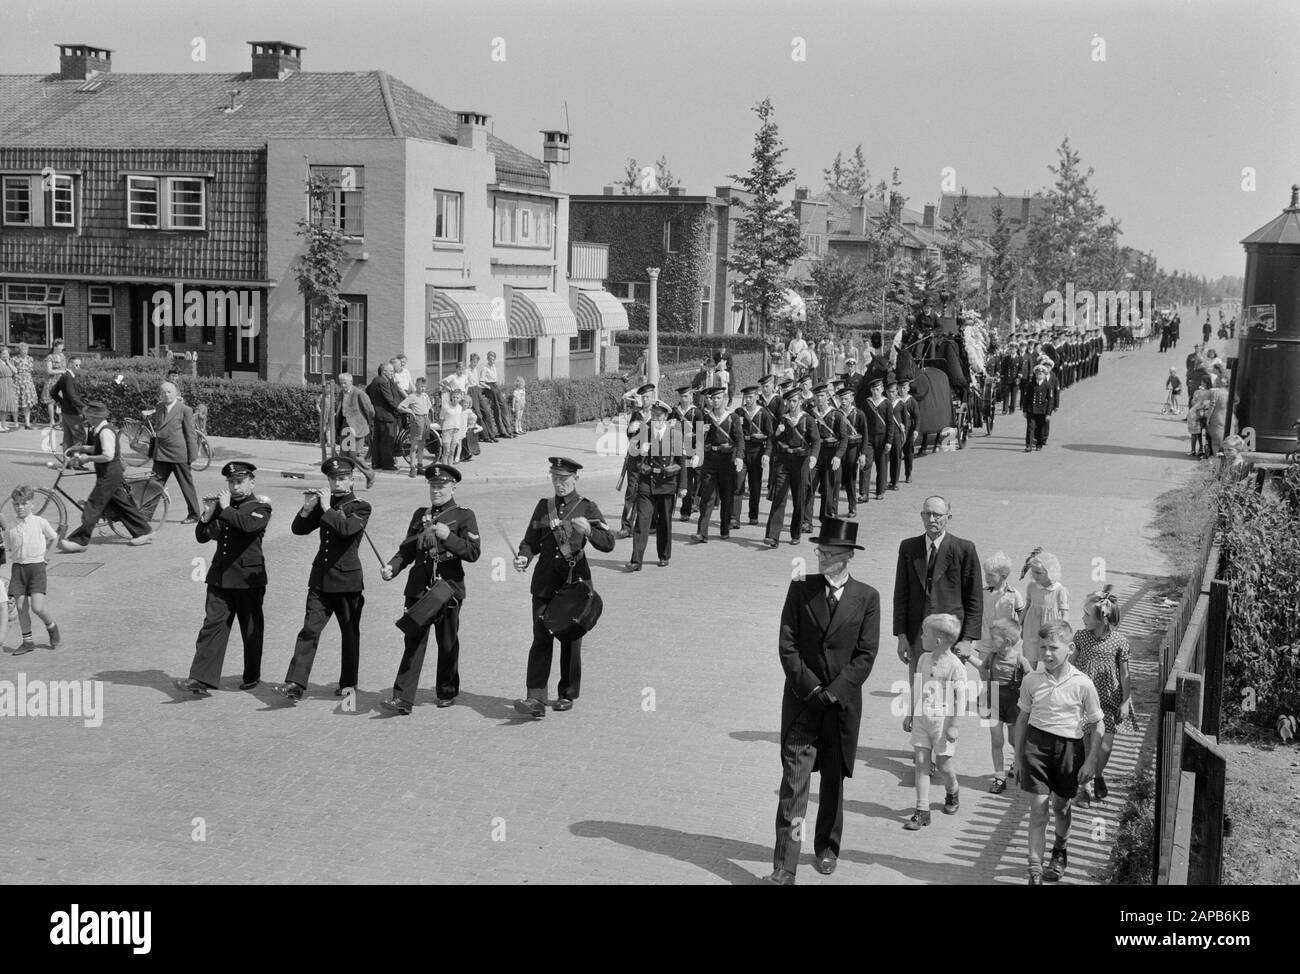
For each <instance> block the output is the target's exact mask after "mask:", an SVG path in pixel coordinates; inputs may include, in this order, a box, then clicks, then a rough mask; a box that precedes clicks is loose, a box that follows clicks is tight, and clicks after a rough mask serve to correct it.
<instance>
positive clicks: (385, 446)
mask: <svg viewBox="0 0 1300 974" xmlns="http://www.w3.org/2000/svg"><path fill="white" fill-rule="evenodd" d="M366 395H367V396H369V397H370V404H371V405H372V406H374V407H375V443H374V447H375V455H374V457H373V460H374V464H375V469H377V470H393V469H395V466H396V465H395V463H394V460H393V443H394V441H395V440H396V439H397V417H398V411H397V407H398V406H399V405H401V402H402V394H401V390H400V389H398V388H397V383H396V382H394V381H393V380H392V379H386V378H384V376H382V375H381V376H378V377H376V378H375V379H373V380H372V381H371V383H370V385H368V386H366Z"/></svg>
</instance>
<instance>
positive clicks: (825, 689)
mask: <svg viewBox="0 0 1300 974" xmlns="http://www.w3.org/2000/svg"><path fill="white" fill-rule="evenodd" d="M857 538H858V526H857V524H855V523H853V522H851V521H842V520H840V519H839V518H824V519H823V520H822V528H821V533H820V534H819V535H818V536H817V537H815V538H813V542H814V543H815V544H816V545H817V562H818V567H819V569H820V572H821V574H818V575H809V576H807V577H806V578H801V579H796V580H795V581H792V582H791V583H790V588H789V589H788V590H787V592H786V596H785V606H784V608H783V609H782V610H781V633H780V637H779V640H778V651H779V653H780V658H781V668H782V669H784V670H785V690H784V692H783V693H782V694H781V788H780V791H779V793H778V798H777V806H776V847H775V849H774V850H773V852H772V874H771V875H770V876H768V877H767V880H768V882H770V883H775V884H777V885H781V886H793V885H794V875H795V870H796V868H798V865H799V847H800V844H801V839H802V833H803V830H804V828H805V825H804V813H805V812H806V811H807V809H808V791H809V785H810V781H811V778H812V773H813V772H814V771H820V772H821V787H820V791H819V795H818V803H817V825H816V828H815V830H814V832H813V855H814V856H815V857H816V859H815V862H814V868H816V870H817V871H818V872H819V873H822V874H823V875H826V876H829V875H830V874H831V873H833V872H834V871H835V866H836V863H837V861H838V859H839V854H840V835H841V833H842V832H843V829H844V779H845V778H848V777H852V775H853V763H854V761H855V759H856V758H857V749H858V729H859V725H860V724H861V722H862V684H863V683H864V682H866V679H867V677H868V676H869V675H870V674H871V667H872V664H873V663H874V662H875V660H876V652H877V650H878V649H879V648H880V596H879V594H878V593H877V592H876V590H875V589H874V588H872V587H871V586H870V585H865V584H863V583H862V582H859V581H857V580H856V579H854V578H851V577H850V576H849V562H850V561H851V560H852V558H853V554H854V552H855V551H861V550H862V545H860V544H858V543H857Z"/></svg>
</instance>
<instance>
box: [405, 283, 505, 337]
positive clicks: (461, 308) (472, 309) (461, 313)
mask: <svg viewBox="0 0 1300 974" xmlns="http://www.w3.org/2000/svg"><path fill="white" fill-rule="evenodd" d="M501 308H502V304H501V303H498V304H497V311H496V317H495V318H494V317H493V314H492V312H493V307H492V296H491V295H490V294H484V293H483V292H482V291H434V292H433V293H432V295H431V296H430V297H429V320H428V326H427V329H426V331H425V341H429V342H436V341H438V338H439V328H441V337H442V340H443V341H444V342H470V341H480V342H481V341H501V340H503V339H505V338H508V337H509V336H508V335H507V333H506V332H507V329H506V321H505V315H504V314H503V313H502V311H501Z"/></svg>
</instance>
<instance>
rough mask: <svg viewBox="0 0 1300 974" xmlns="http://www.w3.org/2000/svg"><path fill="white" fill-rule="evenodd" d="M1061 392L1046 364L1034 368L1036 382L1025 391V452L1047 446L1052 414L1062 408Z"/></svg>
mask: <svg viewBox="0 0 1300 974" xmlns="http://www.w3.org/2000/svg"><path fill="white" fill-rule="evenodd" d="M1060 404H1061V399H1060V391H1059V389H1058V388H1057V385H1056V379H1055V378H1054V377H1053V376H1052V370H1051V368H1050V366H1048V365H1047V364H1046V363H1041V364H1039V365H1036V366H1034V380H1033V382H1032V383H1031V384H1030V386H1029V388H1028V389H1027V390H1025V398H1024V408H1025V452H1026V453H1029V452H1030V451H1031V449H1032V450H1041V449H1042V448H1043V447H1045V446H1046V445H1047V434H1048V432H1049V431H1050V429H1051V416H1052V413H1053V412H1055V411H1056V409H1057V408H1058V407H1059V406H1060Z"/></svg>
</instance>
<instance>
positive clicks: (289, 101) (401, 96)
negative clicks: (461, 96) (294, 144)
mask: <svg viewBox="0 0 1300 974" xmlns="http://www.w3.org/2000/svg"><path fill="white" fill-rule="evenodd" d="M96 80H98V81H100V82H101V83H100V84H99V85H98V86H96V87H95V88H94V90H86V91H83V90H80V89H82V88H84V87H87V86H86V85H85V83H84V82H81V81H63V80H60V78H59V76H58V75H57V74H49V75H12V74H11V75H0V146H42V147H60V146H78V147H96V148H101V147H102V148H140V147H151V148H190V149H199V148H213V149H244V148H256V147H260V146H263V145H265V144H266V142H267V140H268V139H270V138H276V137H282V138H294V137H298V138H312V137H319V136H331V137H342V138H348V137H353V138H355V137H371V138H385V137H387V138H393V137H395V136H397V135H399V134H400V135H402V136H405V137H407V138H416V139H427V140H431V141H441V142H446V143H450V144H455V143H456V116H455V114H454V113H453V112H451V111H449V110H448V109H446V108H444V107H443V106H442V105H439V104H438V103H437V102H435V101H433V100H432V99H431V98H428V97H427V96H425V95H422V94H421V93H420V92H418V91H416V90H415V89H413V88H411V87H410V86H408V85H406V84H404V83H403V82H401V81H398V80H397V79H396V78H391V77H389V76H388V75H386V74H385V73H384V72H382V71H357V72H338V73H331V72H305V73H295V74H291V75H289V76H288V77H287V78H285V79H284V80H283V81H276V80H269V79H268V80H262V79H259V80H254V79H253V78H252V76H251V75H250V74H248V73H246V72H244V73H239V74H112V73H108V74H104V75H102V76H100V77H99V78H97V79H96ZM385 88H387V89H388V92H390V93H391V102H390V101H389V100H388V98H387V97H386V95H385ZM236 90H238V92H239V93H238V95H236V96H235V103H236V104H237V105H240V106H241V107H240V108H239V110H238V111H236V112H231V113H227V112H225V111H222V109H223V108H225V107H227V106H228V105H229V104H230V99H231V94H232V93H233V92H235V91H236ZM390 108H391V115H390ZM395 122H396V126H395V124H394V123H395ZM488 148H489V149H490V150H491V151H492V152H494V153H496V160H497V178H498V179H501V180H502V181H508V182H527V183H530V184H533V185H541V186H545V185H548V182H549V180H548V177H547V172H546V167H545V166H544V165H543V164H542V162H541V161H540V160H538V159H535V158H533V157H532V156H529V155H528V154H527V153H525V152H522V151H521V150H519V149H517V148H515V147H514V146H512V145H509V144H508V143H506V142H503V141H502V140H500V139H498V138H496V137H495V136H491V135H490V136H488Z"/></svg>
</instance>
